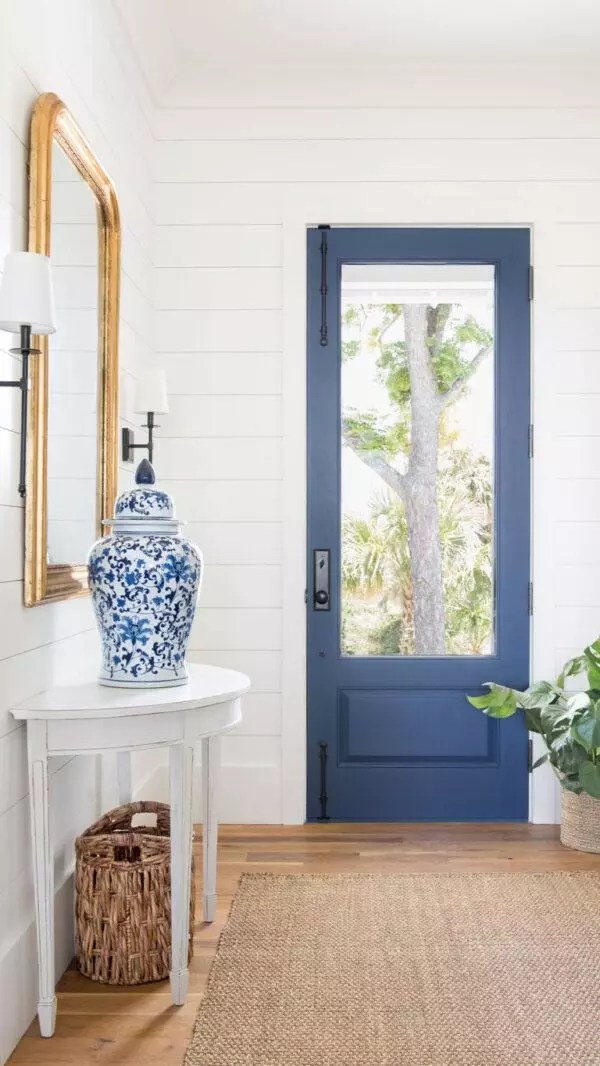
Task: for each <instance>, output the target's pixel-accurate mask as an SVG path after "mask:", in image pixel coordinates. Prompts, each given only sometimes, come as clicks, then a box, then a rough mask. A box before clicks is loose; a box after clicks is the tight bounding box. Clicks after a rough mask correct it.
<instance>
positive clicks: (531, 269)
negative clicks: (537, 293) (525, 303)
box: [527, 266, 533, 300]
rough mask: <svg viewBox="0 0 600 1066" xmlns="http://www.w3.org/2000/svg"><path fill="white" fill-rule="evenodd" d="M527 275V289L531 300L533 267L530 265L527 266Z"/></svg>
mask: <svg viewBox="0 0 600 1066" xmlns="http://www.w3.org/2000/svg"><path fill="white" fill-rule="evenodd" d="M528 275H529V276H528V282H527V284H528V290H529V299H530V300H533V267H532V266H530V267H529V271H528Z"/></svg>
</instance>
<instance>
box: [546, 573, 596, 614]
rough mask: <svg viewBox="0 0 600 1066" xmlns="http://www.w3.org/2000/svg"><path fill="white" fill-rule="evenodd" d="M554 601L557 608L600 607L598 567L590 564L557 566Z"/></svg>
mask: <svg viewBox="0 0 600 1066" xmlns="http://www.w3.org/2000/svg"><path fill="white" fill-rule="evenodd" d="M554 599H555V603H556V604H557V605H558V606H567V607H578V606H581V607H593V606H599V607H600V566H598V565H595V566H594V565H591V564H590V563H587V564H585V565H584V564H582V563H571V564H561V565H559V566H557V568H556V575H555V585H554Z"/></svg>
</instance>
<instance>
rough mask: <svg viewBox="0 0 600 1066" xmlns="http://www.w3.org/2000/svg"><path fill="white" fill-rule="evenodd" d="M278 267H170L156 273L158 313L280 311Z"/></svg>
mask: <svg viewBox="0 0 600 1066" xmlns="http://www.w3.org/2000/svg"><path fill="white" fill-rule="evenodd" d="M281 283H282V279H281V270H279V269H278V268H276V267H219V268H217V267H169V268H161V269H158V270H156V271H155V285H156V287H155V293H156V307H157V309H158V310H163V309H166V310H169V309H176V310H181V309H183V310H185V309H188V310H189V309H197V308H204V309H207V308H212V309H219V308H224V309H227V308H237V309H244V308H250V309H252V308H262V309H265V308H280V307H281V303H282V288H281Z"/></svg>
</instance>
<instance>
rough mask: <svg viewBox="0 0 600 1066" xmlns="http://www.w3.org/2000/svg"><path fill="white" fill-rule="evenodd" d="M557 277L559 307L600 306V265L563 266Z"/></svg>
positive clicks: (559, 269)
mask: <svg viewBox="0 0 600 1066" xmlns="http://www.w3.org/2000/svg"><path fill="white" fill-rule="evenodd" d="M555 278H556V305H557V307H561V308H567V307H568V308H573V307H600V266H561V267H558V268H557V270H556V275H555Z"/></svg>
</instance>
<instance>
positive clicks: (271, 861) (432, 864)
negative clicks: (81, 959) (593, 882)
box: [9, 822, 600, 1066]
mask: <svg viewBox="0 0 600 1066" xmlns="http://www.w3.org/2000/svg"><path fill="white" fill-rule="evenodd" d="M201 832H202V831H201V829H198V830H197V836H196V843H195V845H194V850H195V852H196V855H197V861H196V870H197V871H198V872H199V871H201V869H202V863H201V861H199V860H200V854H201ZM245 870H251V871H252V872H257V871H262V870H264V871H272V872H279V873H289V874H303V873H319V874H323V873H352V872H372V873H433V872H436V871H452V870H462V871H486V872H489V871H507V870H514V871H525V870H530V871H536V870H539V871H544V870H598V871H600V855H587V854H584V853H582V852H577V851H569V850H567V849H566V848H563V847H562V846H561V844H560V841H559V839H558V829H557V827H556V826H546V825H536V826H532V825H523V824H518V825H504V824H494V825H489V824H485V825H472V824H469V825H452V824H443V825H442V824H435V825H432V824H426V825H424V824H418V825H416V824H411V825H390V824H385V825H371V824H364V823H361V824H360V825H352V824H350V823H344V824H340V823H339V822H337V823H334V822H330V823H324V824H311V825H302V826H289V827H288V826H286V827H282V826H224V827H223V828H222V829H221V830H220V834H219V875H218V893H219V899H218V907H217V916H216V920H215V921H214V922H213V923H212V924H210V925H205V924H204V922H202V921H200V920H199V921H197V922H196V924H195V927H194V958H193V961H192V965H191V973H190V991H189V996H188V1001H187V1003H186V1005H185V1006H184V1007H173V1006H172V1004H171V998H170V992H169V985H168V982H166V981H161V982H159V983H157V984H151V985H140V986H138V987H135V988H109V987H108V986H107V985H99V984H96V983H95V982H93V981H89V980H88V979H87V978H85V977H82V976H81V974H79V973H77V971H76V970H68V971H67V973H66V974H64V976H63V977H62V979H61V981H60V984H59V986H58V1019H57V1027H56V1035H55V1036H54V1037H53V1038H52V1039H51V1040H43V1039H42V1038H41V1037H40V1036H39V1033H38V1028H37V1020H36V1021H34V1022H33V1023H32V1025H31V1026H30V1028H29V1029H28V1031H27V1033H26V1034H25V1036H24V1037H23V1039H22V1040H21V1042H20V1044H19V1046H18V1047H17V1048H16V1050H15V1052H14V1054H13V1055H12V1057H11V1059H10V1060H9V1064H10V1066H59V1064H60V1066H92V1064H100V1066H103V1064H104V1066H117V1064H119V1066H180V1064H181V1063H182V1061H183V1055H184V1052H185V1049H186V1046H187V1043H188V1040H189V1037H190V1034H191V1030H192V1026H193V1023H194V1019H195V1016H196V1012H197V1010H198V1005H199V1003H200V1000H201V997H202V995H203V993H204V990H205V988H206V983H207V980H208V974H209V971H210V967H211V964H212V960H213V958H214V955H215V952H216V950H217V944H218V942H219V936H220V934H221V931H222V929H223V927H224V925H225V923H226V921H227V917H228V914H229V908H230V906H231V901H232V899H233V897H234V895H235V891H236V887H237V884H238V881H239V878H240V875H241V874H242V873H243V872H244V871H245ZM200 889H201V882H200V878H199V876H197V881H196V891H197V893H198V913H200Z"/></svg>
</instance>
